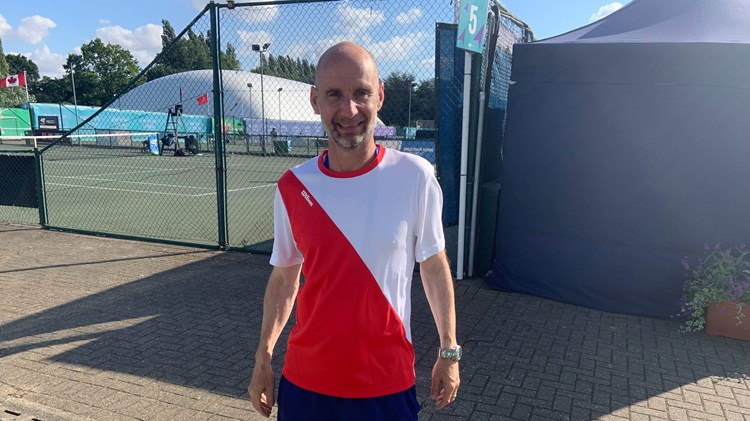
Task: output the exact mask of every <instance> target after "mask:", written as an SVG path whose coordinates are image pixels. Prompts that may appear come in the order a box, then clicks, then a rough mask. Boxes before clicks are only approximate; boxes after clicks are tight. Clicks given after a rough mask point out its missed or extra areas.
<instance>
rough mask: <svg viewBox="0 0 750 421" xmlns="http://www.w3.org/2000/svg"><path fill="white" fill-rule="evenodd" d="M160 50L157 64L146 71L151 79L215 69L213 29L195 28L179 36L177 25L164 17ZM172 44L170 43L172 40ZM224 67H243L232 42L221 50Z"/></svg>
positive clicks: (231, 68)
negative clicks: (174, 26) (200, 29)
mask: <svg viewBox="0 0 750 421" xmlns="http://www.w3.org/2000/svg"><path fill="white" fill-rule="evenodd" d="M161 24H162V36H161V46H162V50H161V52H160V53H159V54H158V55H157V56H156V63H155V64H154V66H153V67H152V68H151V69H150V70H149V72H148V74H147V76H146V77H147V79H148V80H154V79H158V78H160V77H163V76H167V75H171V74H175V73H181V72H187V71H190V70H204V69H212V68H213V61H212V59H211V58H212V54H211V32H210V31H208V33H206V35H204V34H202V33H200V32H195V31H193V30H192V29H190V30H188V32H187V33H186V34H185V35H184V36H183V37H182V38H179V39H177V35H176V34H175V31H174V28H172V25H171V24H170V23H169V21H168V20H166V19H163V20H162V21H161ZM172 42H173V44H171V45H170V43H172ZM219 54H220V60H221V65H222V68H223V69H225V70H240V62H239V60H237V50H236V49H235V47H234V46H233V45H232V44H227V46H226V49H225V50H224V51H220V52H219Z"/></svg>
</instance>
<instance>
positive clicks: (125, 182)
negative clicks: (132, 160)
mask: <svg viewBox="0 0 750 421" xmlns="http://www.w3.org/2000/svg"><path fill="white" fill-rule="evenodd" d="M49 177H50V178H72V179H75V180H90V181H104V182H108V183H121V184H145V185H147V186H157V187H177V188H180V189H198V190H215V189H216V187H196V186H175V185H174V184H159V183H147V182H145V181H126V180H111V179H107V178H91V177H75V176H61V175H51V176H49ZM81 187H84V186H81Z"/></svg>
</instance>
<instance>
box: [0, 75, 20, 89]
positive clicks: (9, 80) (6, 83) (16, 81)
mask: <svg viewBox="0 0 750 421" xmlns="http://www.w3.org/2000/svg"><path fill="white" fill-rule="evenodd" d="M0 86H2V87H3V88H12V87H14V86H26V75H25V74H23V73H19V74H17V75H10V76H7V77H4V78H2V79H0Z"/></svg>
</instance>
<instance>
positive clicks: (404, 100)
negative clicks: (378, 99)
mask: <svg viewBox="0 0 750 421" xmlns="http://www.w3.org/2000/svg"><path fill="white" fill-rule="evenodd" d="M415 79H416V78H415V76H414V75H412V74H410V73H402V72H393V73H391V74H390V75H388V77H386V78H385V80H383V85H385V102H383V108H381V110H380V112H379V113H378V116H379V117H380V119H381V120H383V123H385V124H386V125H388V126H401V127H405V126H407V125H408V121H407V120H408V119H409V96H410V95H411V99H412V101H413V100H414V92H413V87H412V84H414V85H416V83H415V82H414V81H415ZM409 91H412V92H411V94H410V93H409ZM413 105H414V104H413V103H412V110H414V108H413ZM412 121H414V119H413V118H412Z"/></svg>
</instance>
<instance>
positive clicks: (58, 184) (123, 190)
mask: <svg viewBox="0 0 750 421" xmlns="http://www.w3.org/2000/svg"><path fill="white" fill-rule="evenodd" d="M47 184H48V185H50V186H62V187H74V188H79V189H94V190H108V191H118V192H125V193H145V194H158V195H162V196H182V197H202V196H215V195H216V192H211V193H201V194H184V193H171V192H154V191H148V190H130V189H116V188H113V187H98V186H79V185H77V184H63V183H47ZM272 186H273V187H275V186H276V183H274V184H264V185H261V186H254V187H245V188H242V189H233V190H228V191H227V193H234V192H238V191H243V190H253V189H259V188H264V187H272Z"/></svg>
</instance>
